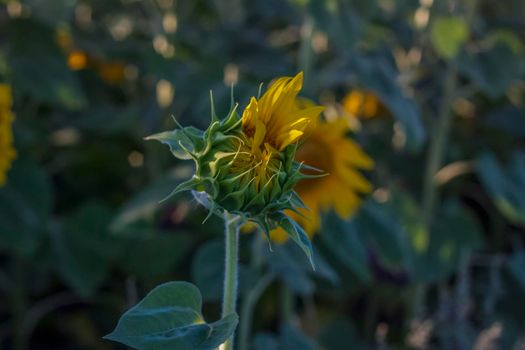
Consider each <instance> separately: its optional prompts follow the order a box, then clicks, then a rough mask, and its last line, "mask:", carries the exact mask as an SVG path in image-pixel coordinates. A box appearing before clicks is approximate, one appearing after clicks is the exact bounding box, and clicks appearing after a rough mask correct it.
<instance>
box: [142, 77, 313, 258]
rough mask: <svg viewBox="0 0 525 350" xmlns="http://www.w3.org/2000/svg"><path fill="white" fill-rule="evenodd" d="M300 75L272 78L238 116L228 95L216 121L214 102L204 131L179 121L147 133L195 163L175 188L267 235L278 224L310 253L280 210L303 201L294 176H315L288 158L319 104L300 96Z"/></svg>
mask: <svg viewBox="0 0 525 350" xmlns="http://www.w3.org/2000/svg"><path fill="white" fill-rule="evenodd" d="M302 78H303V75H302V73H299V74H297V75H296V76H295V77H293V78H292V77H283V78H279V79H277V80H276V81H275V83H274V84H273V85H271V86H270V87H269V88H268V90H267V91H266V92H265V93H264V95H263V96H262V97H261V98H260V99H256V98H255V97H253V98H252V99H251V100H250V103H249V104H248V106H247V107H246V109H245V110H244V112H243V113H242V117H241V116H239V115H238V113H237V105H234V104H233V101H232V108H231V110H230V112H229V114H228V116H227V117H226V118H224V119H223V120H219V119H218V118H217V116H216V115H215V112H214V110H213V101H212V121H211V124H210V126H209V127H208V129H206V130H205V131H201V130H198V129H195V128H193V127H185V128H182V127H181V128H179V129H176V130H174V131H168V132H164V133H160V134H156V135H153V136H150V137H149V139H156V140H159V141H161V142H163V143H165V144H167V145H169V146H170V148H171V151H172V153H173V154H174V155H175V157H177V158H180V159H193V160H194V162H195V166H196V168H195V174H194V176H193V177H192V178H191V179H189V180H188V181H186V182H184V183H183V184H181V185H179V186H178V187H177V188H176V189H175V190H174V192H173V193H178V192H181V191H185V190H191V191H193V193H194V197H195V198H196V199H197V200H198V201H199V202H200V203H202V204H203V205H205V206H206V207H207V208H208V209H209V210H210V213H216V214H218V215H222V213H223V212H224V211H228V212H230V213H234V214H238V215H241V216H243V217H244V218H245V219H247V220H250V221H252V222H255V223H257V224H259V225H260V226H261V227H262V228H263V229H264V231H265V232H267V233H269V231H270V230H271V229H272V228H275V227H277V226H280V227H283V229H284V231H285V232H287V234H288V235H290V236H291V237H292V238H293V239H294V240H295V241H296V242H297V243H298V244H300V245H301V247H302V248H303V249H304V250H305V252H307V254H310V255H309V257H310V258H311V252H310V249H309V244H310V243H309V241H308V237H307V236H306V233H305V232H304V231H303V229H302V228H301V227H300V226H299V225H297V223H296V222H295V221H294V220H292V219H291V218H290V217H289V216H287V215H286V214H284V212H283V211H284V210H285V209H290V210H292V211H293V210H298V209H299V208H302V207H304V204H303V202H302V201H301V199H300V198H299V196H297V194H296V193H295V192H294V190H293V189H294V187H295V185H296V184H297V182H298V181H300V180H302V179H305V178H310V177H314V176H318V175H319V174H305V173H303V172H302V171H301V170H304V166H303V165H302V164H300V163H297V162H295V161H294V157H295V152H296V149H297V146H298V142H299V141H300V140H301V139H302V138H303V136H304V135H305V132H306V131H307V129H308V127H309V126H310V125H311V124H312V123H315V121H316V120H317V118H318V116H319V114H320V113H321V111H322V110H323V107H320V106H315V105H304V104H302V103H300V100H298V98H297V95H298V93H299V91H300V90H301V87H302ZM309 252H310V253H309Z"/></svg>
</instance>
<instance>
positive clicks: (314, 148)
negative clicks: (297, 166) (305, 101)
mask: <svg viewBox="0 0 525 350" xmlns="http://www.w3.org/2000/svg"><path fill="white" fill-rule="evenodd" d="M348 131H349V126H348V123H347V121H346V119H345V118H343V117H340V118H338V119H336V120H333V121H324V120H319V121H318V122H317V123H314V127H313V130H312V131H311V134H310V136H309V137H308V138H307V139H306V141H305V142H304V143H303V144H302V145H301V146H300V147H299V149H298V150H297V153H296V156H295V160H296V161H298V162H302V163H304V164H307V165H309V166H312V167H315V168H317V169H320V170H322V171H324V172H325V173H326V174H327V176H325V177H322V178H316V179H304V180H301V181H300V182H299V183H298V184H297V185H296V187H295V191H296V192H297V193H298V194H299V196H300V197H301V199H302V200H303V201H304V203H305V204H306V206H307V209H299V212H300V214H301V215H299V214H297V213H295V212H292V211H288V212H287V214H288V215H289V216H290V217H292V218H293V219H294V220H296V221H297V222H298V223H299V224H300V225H301V226H302V227H303V228H304V229H305V231H306V232H307V233H308V235H309V236H310V237H312V236H313V234H314V233H315V232H316V231H318V230H319V228H320V225H321V213H322V212H324V211H328V210H330V209H334V210H335V212H336V214H337V215H338V216H339V217H341V218H343V219H347V218H349V217H350V216H351V215H352V214H353V213H354V212H355V211H356V209H358V208H359V206H360V203H361V197H360V194H366V193H369V192H370V191H371V190H372V186H371V184H370V183H369V182H368V181H367V180H366V178H365V177H364V176H363V175H362V174H361V173H360V170H361V169H363V170H370V169H372V168H373V166H374V162H373V160H372V159H371V158H370V157H369V156H368V155H367V154H366V153H365V152H364V151H363V150H362V149H361V148H360V147H359V145H358V144H357V143H355V142H354V141H352V140H351V139H349V138H348V137H347V135H346V134H347V132H348ZM270 236H271V238H272V240H274V241H276V242H282V241H284V240H286V239H287V237H288V235H287V234H286V233H285V232H284V231H283V230H282V229H281V228H277V229H275V230H273V231H272V232H271V233H270Z"/></svg>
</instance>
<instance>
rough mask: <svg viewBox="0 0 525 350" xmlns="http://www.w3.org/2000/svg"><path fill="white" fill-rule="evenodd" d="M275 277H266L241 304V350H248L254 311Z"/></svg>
mask: <svg viewBox="0 0 525 350" xmlns="http://www.w3.org/2000/svg"><path fill="white" fill-rule="evenodd" d="M273 279H274V276H273V274H272V273H267V274H266V275H264V276H263V277H262V278H261V279H260V280H259V282H257V284H256V285H255V286H254V287H253V288H252V289H251V290H250V292H249V293H248V294H247V295H246V296H245V297H244V298H243V300H242V304H241V317H240V322H241V323H240V329H239V350H248V348H249V344H248V342H249V339H250V328H251V325H252V319H253V310H254V309H255V305H257V301H258V300H259V298H260V297H261V295H262V293H263V292H264V291H265V290H266V288H268V286H269V285H270V283H272V281H273Z"/></svg>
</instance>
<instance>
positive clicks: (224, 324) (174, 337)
mask: <svg viewBox="0 0 525 350" xmlns="http://www.w3.org/2000/svg"><path fill="white" fill-rule="evenodd" d="M201 303H202V301H201V295H200V293H199V290H198V289H197V288H196V287H195V286H193V285H192V284H190V283H186V282H170V283H165V284H162V285H160V286H158V287H156V288H155V289H153V290H152V291H151V292H150V293H148V295H146V297H145V298H144V299H142V300H141V301H140V302H139V303H138V304H137V305H135V306H134V307H133V308H131V309H130V310H128V311H127V312H126V313H125V314H124V315H122V317H121V319H120V321H119V323H118V325H117V327H116V328H115V330H114V331H113V332H112V333H110V334H108V335H107V336H105V338H106V339H109V340H113V341H117V342H121V343H123V344H126V345H128V346H131V347H133V348H135V349H139V350H161V349H166V348H173V349H181V350H185V349H187V350H190V349H191V350H194V349H195V350H211V349H215V348H216V347H218V346H219V345H220V344H221V343H223V342H224V341H225V340H226V339H227V338H228V337H229V336H230V335H231V334H232V333H233V331H234V330H235V327H236V326H237V322H238V317H237V315H236V314H231V315H228V316H226V317H224V318H223V319H221V320H219V321H217V322H214V323H205V322H204V321H203V317H202V314H201Z"/></svg>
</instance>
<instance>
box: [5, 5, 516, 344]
mask: <svg viewBox="0 0 525 350" xmlns="http://www.w3.org/2000/svg"><path fill="white" fill-rule="evenodd" d="M524 29H525V2H523V1H522V0H504V1H491V0H464V1H459V0H456V1H454V0H449V1H447V0H443V1H437V0H435V1H432V0H419V1H417V0H369V1H359V0H315V1H314V0H288V1H284V0H283V1H278V0H254V1H247V0H215V1H213V0H194V1H189V0H142V1H141V0H120V1H117V0H62V1H61V0H54V1H49V0H47V1H46V0H22V1H18V0H1V1H0V186H1V187H0V294H1V297H0V300H1V301H0V348H1V349H16V350H24V349H42V350H45V349H55V350H58V349H122V348H123V347H121V346H119V345H117V344H115V343H111V342H108V341H104V340H102V339H101V337H102V336H104V335H105V334H107V333H109V332H110V331H111V330H112V329H113V328H114V326H115V324H116V322H117V320H118V318H119V316H120V315H121V314H122V313H123V312H124V311H125V310H126V309H127V308H129V307H130V306H132V305H134V304H135V303H136V302H137V301H138V300H140V299H141V298H142V297H143V296H144V295H145V294H146V293H147V292H148V291H149V290H151V289H152V288H153V287H154V286H156V285H157V284H159V283H162V282H166V281H170V280H187V281H191V282H193V283H195V284H196V285H197V286H198V287H199V288H200V290H201V292H202V294H203V298H204V301H205V303H204V314H205V315H206V318H207V319H210V320H216V319H217V318H218V315H219V312H220V298H221V288H222V273H223V272H222V259H223V251H222V249H223V248H222V223H221V222H220V220H219V219H217V218H212V219H210V220H209V221H208V222H206V223H205V224H201V223H202V221H203V219H204V218H205V217H206V214H207V213H206V212H205V210H204V209H203V208H201V207H199V206H198V205H197V204H196V203H195V201H193V200H192V198H190V197H189V196H187V195H180V196H176V197H174V198H171V199H170V200H168V201H166V202H162V203H159V201H160V200H161V199H162V198H164V197H165V196H166V195H167V194H169V193H170V191H171V190H172V189H173V188H174V187H175V186H176V185H177V184H178V183H179V182H181V181H183V180H185V179H187V178H188V177H189V176H191V174H192V164H190V163H191V162H182V161H177V160H175V158H173V157H172V156H171V154H170V153H169V152H168V150H167V148H165V147H164V146H162V145H160V144H157V143H152V142H147V141H144V140H143V138H144V137H145V136H148V135H150V134H153V133H156V132H159V131H163V130H168V129H173V128H175V124H174V122H173V120H172V118H171V116H174V117H175V118H176V119H177V120H178V121H179V122H180V123H182V124H183V125H194V126H196V127H199V128H205V127H206V126H207V123H208V122H209V118H210V99H209V91H210V90H213V95H214V100H215V107H216V110H217V111H218V114H219V115H221V116H224V115H225V113H226V112H227V111H228V109H229V107H230V86H231V85H232V84H234V85H235V88H234V94H235V99H236V101H239V103H240V106H241V108H244V107H245V106H246V103H247V101H248V99H249V97H250V96H253V95H257V91H258V89H259V84H260V83H265V84H266V85H267V84H268V83H269V82H270V81H271V80H272V79H274V78H275V77H278V76H282V75H295V74H296V73H297V72H299V71H304V73H305V82H304V87H303V92H302V95H303V96H305V97H308V98H310V99H313V100H315V101H318V102H320V103H322V104H324V105H326V106H327V109H326V113H325V118H326V119H327V120H328V119H330V118H331V117H333V116H334V115H337V117H338V118H342V119H343V120H345V121H346V123H347V124H348V133H347V134H345V137H348V139H349V140H352V142H353V144H355V145H356V147H357V145H359V146H360V148H361V149H362V150H363V152H365V153H366V154H368V156H369V157H370V158H371V159H372V160H373V164H374V166H373V167H368V168H367V170H366V171H364V170H363V171H362V172H361V171H360V172H361V173H362V175H363V176H364V177H366V179H367V180H368V182H369V183H370V184H371V188H370V189H369V190H367V191H363V192H366V194H363V193H360V194H359V195H358V197H357V198H359V200H356V199H355V198H354V197H352V198H354V199H353V202H352V203H353V204H352V205H353V209H352V213H353V214H352V216H351V217H350V218H347V216H345V215H341V217H340V213H339V214H338V211H335V212H334V210H332V208H326V210H323V211H322V220H321V226H320V228H319V229H318V230H317V231H318V232H317V234H315V235H314V236H313V237H314V238H313V241H314V248H315V260H316V263H317V265H318V268H317V270H316V271H315V272H314V271H312V269H311V268H310V267H309V264H308V261H307V260H306V258H305V257H304V256H303V254H302V253H301V252H300V251H299V250H298V249H297V248H296V247H295V246H294V245H293V244H288V243H284V244H274V252H270V251H269V250H268V245H267V244H266V243H265V242H264V240H263V239H262V238H261V236H260V235H259V234H256V233H252V234H243V235H242V237H241V245H242V249H241V277H240V293H241V308H242V310H248V311H250V310H252V311H253V314H254V317H253V322H252V325H251V326H250V327H249V328H251V333H250V335H249V336H248V337H247V344H248V345H246V344H244V346H248V348H250V349H260V350H262V349H265V350H266V349H270V350H272V349H287V350H295V349H326V350H340V349H478V350H481V349H524V348H525V330H524V327H525V153H524V149H525V112H524V106H525V80H524V79H525V36H524V33H525V30H524ZM332 151H333V150H332ZM335 152H343V153H344V152H345V149H344V148H342V149H339V150H338V151H337V149H336V151H335ZM326 156H327V157H329V158H330V159H332V158H333V159H337V158H334V156H337V154H335V155H334V154H331V155H328V154H327V155H326ZM336 192H337V191H334V192H333V193H334V196H335V193H336ZM343 200H344V197H343ZM261 242H262V243H261ZM261 281H262V282H261ZM246 300H248V301H246ZM241 312H242V311H241ZM246 312H247V311H246ZM241 319H242V315H241ZM241 345H242V344H241ZM245 349H246V348H244V349H243V350H245Z"/></svg>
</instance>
